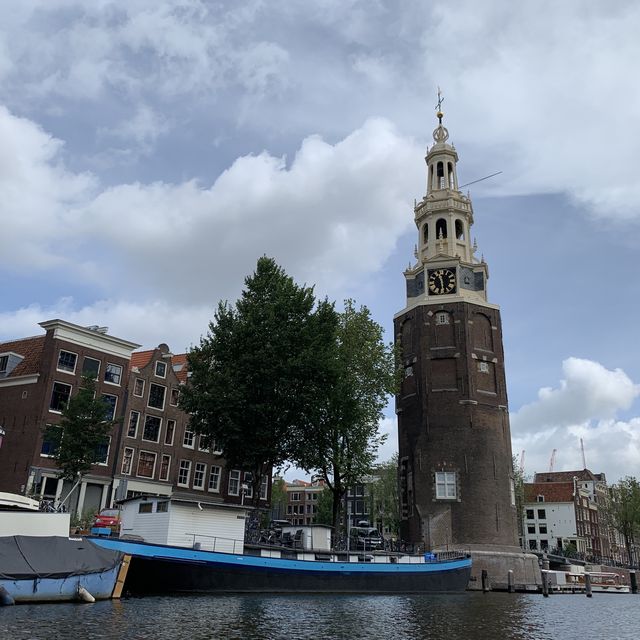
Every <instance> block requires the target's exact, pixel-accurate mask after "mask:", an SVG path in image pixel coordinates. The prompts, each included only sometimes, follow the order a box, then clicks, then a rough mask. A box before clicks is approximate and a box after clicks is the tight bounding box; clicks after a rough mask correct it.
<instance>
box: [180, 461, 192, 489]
mask: <svg viewBox="0 0 640 640" xmlns="http://www.w3.org/2000/svg"><path fill="white" fill-rule="evenodd" d="M183 471H185V472H186V474H187V477H186V482H185V481H184V480H183V481H181V480H180V478H182V477H183V473H182V472H183ZM190 479H191V460H180V466H179V467H178V480H177V484H178V486H179V487H188V486H189V480H190Z"/></svg>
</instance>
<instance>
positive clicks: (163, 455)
mask: <svg viewBox="0 0 640 640" xmlns="http://www.w3.org/2000/svg"><path fill="white" fill-rule="evenodd" d="M165 458H168V460H169V462H168V464H167V474H166V475H165V476H164V477H163V475H162V462H163V461H164V459H165ZM170 476H171V456H170V455H169V454H168V453H163V454H162V456H161V457H160V471H159V473H158V480H163V481H165V482H166V481H167V480H168V479H169V477H170Z"/></svg>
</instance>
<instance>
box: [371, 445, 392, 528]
mask: <svg viewBox="0 0 640 640" xmlns="http://www.w3.org/2000/svg"><path fill="white" fill-rule="evenodd" d="M369 495H370V500H371V508H370V512H371V515H372V517H373V519H374V522H373V523H372V524H375V523H376V522H379V523H381V524H382V526H383V527H384V528H385V529H386V530H387V531H389V532H390V533H391V535H393V536H398V535H399V531H400V503H399V500H398V454H397V453H396V454H395V455H394V456H393V457H392V458H391V460H388V461H387V462H383V463H382V464H379V465H377V466H376V468H375V470H374V472H373V482H371V484H370V485H369Z"/></svg>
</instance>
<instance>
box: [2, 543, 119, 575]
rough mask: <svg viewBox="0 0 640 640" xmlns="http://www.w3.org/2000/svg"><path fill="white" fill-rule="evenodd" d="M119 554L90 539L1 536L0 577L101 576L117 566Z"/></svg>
mask: <svg viewBox="0 0 640 640" xmlns="http://www.w3.org/2000/svg"><path fill="white" fill-rule="evenodd" d="M121 559H122V554H121V553H120V552H119V551H111V550H110V549H103V548H102V547H98V546H97V545H95V544H93V543H92V542H91V541H90V540H85V539H70V538H61V537H57V536H47V537H36V536H8V537H0V578H4V579H7V578H9V579H14V580H21V579H28V578H61V577H64V576H74V575H83V574H87V573H97V572H100V571H105V570H107V569H111V568H112V567H114V566H115V565H116V564H117V563H118V562H120V560H121Z"/></svg>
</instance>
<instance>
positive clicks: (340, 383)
mask: <svg viewBox="0 0 640 640" xmlns="http://www.w3.org/2000/svg"><path fill="white" fill-rule="evenodd" d="M383 335H384V331H383V329H382V327H381V326H380V325H379V324H378V323H376V322H374V321H373V320H372V318H371V314H370V312H369V310H368V309H367V308H366V307H364V306H363V307H360V308H359V309H356V308H355V305H354V302H353V301H352V300H346V301H345V306H344V311H343V312H342V313H340V314H338V324H337V327H336V331H335V337H334V341H333V348H332V351H331V357H330V359H331V362H330V364H331V369H332V375H331V376H330V377H329V378H327V379H326V381H327V383H328V384H326V385H325V387H324V389H323V390H322V392H321V393H320V395H321V396H323V397H322V402H320V403H319V405H317V408H318V411H317V413H316V415H315V420H314V423H313V426H312V429H311V430H308V431H307V432H306V433H304V434H303V433H301V432H300V431H299V430H298V438H297V443H298V445H299V446H298V447H297V449H296V451H295V452H294V462H295V463H296V464H297V465H298V466H300V467H301V468H303V469H305V470H306V471H308V472H312V473H313V474H314V475H316V476H319V477H320V478H323V479H324V481H325V482H326V484H327V487H328V488H329V490H330V491H331V493H332V496H333V505H332V520H331V522H332V525H333V527H334V530H335V531H337V529H336V527H337V524H338V521H339V518H338V514H339V509H340V503H341V500H342V499H343V497H344V494H345V492H346V490H347V488H348V487H349V486H354V485H355V484H357V483H359V482H361V481H362V480H363V478H364V477H366V476H367V475H369V474H370V472H371V468H372V465H373V463H374V461H375V458H376V453H377V450H378V446H379V445H380V444H381V443H382V442H383V441H384V436H381V435H380V433H379V424H380V420H381V418H382V411H383V409H384V407H385V406H386V404H387V401H388V396H389V395H390V394H392V393H394V392H395V390H396V386H397V381H398V378H397V375H396V366H395V351H394V349H393V347H392V345H390V344H385V342H384V339H383Z"/></svg>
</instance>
